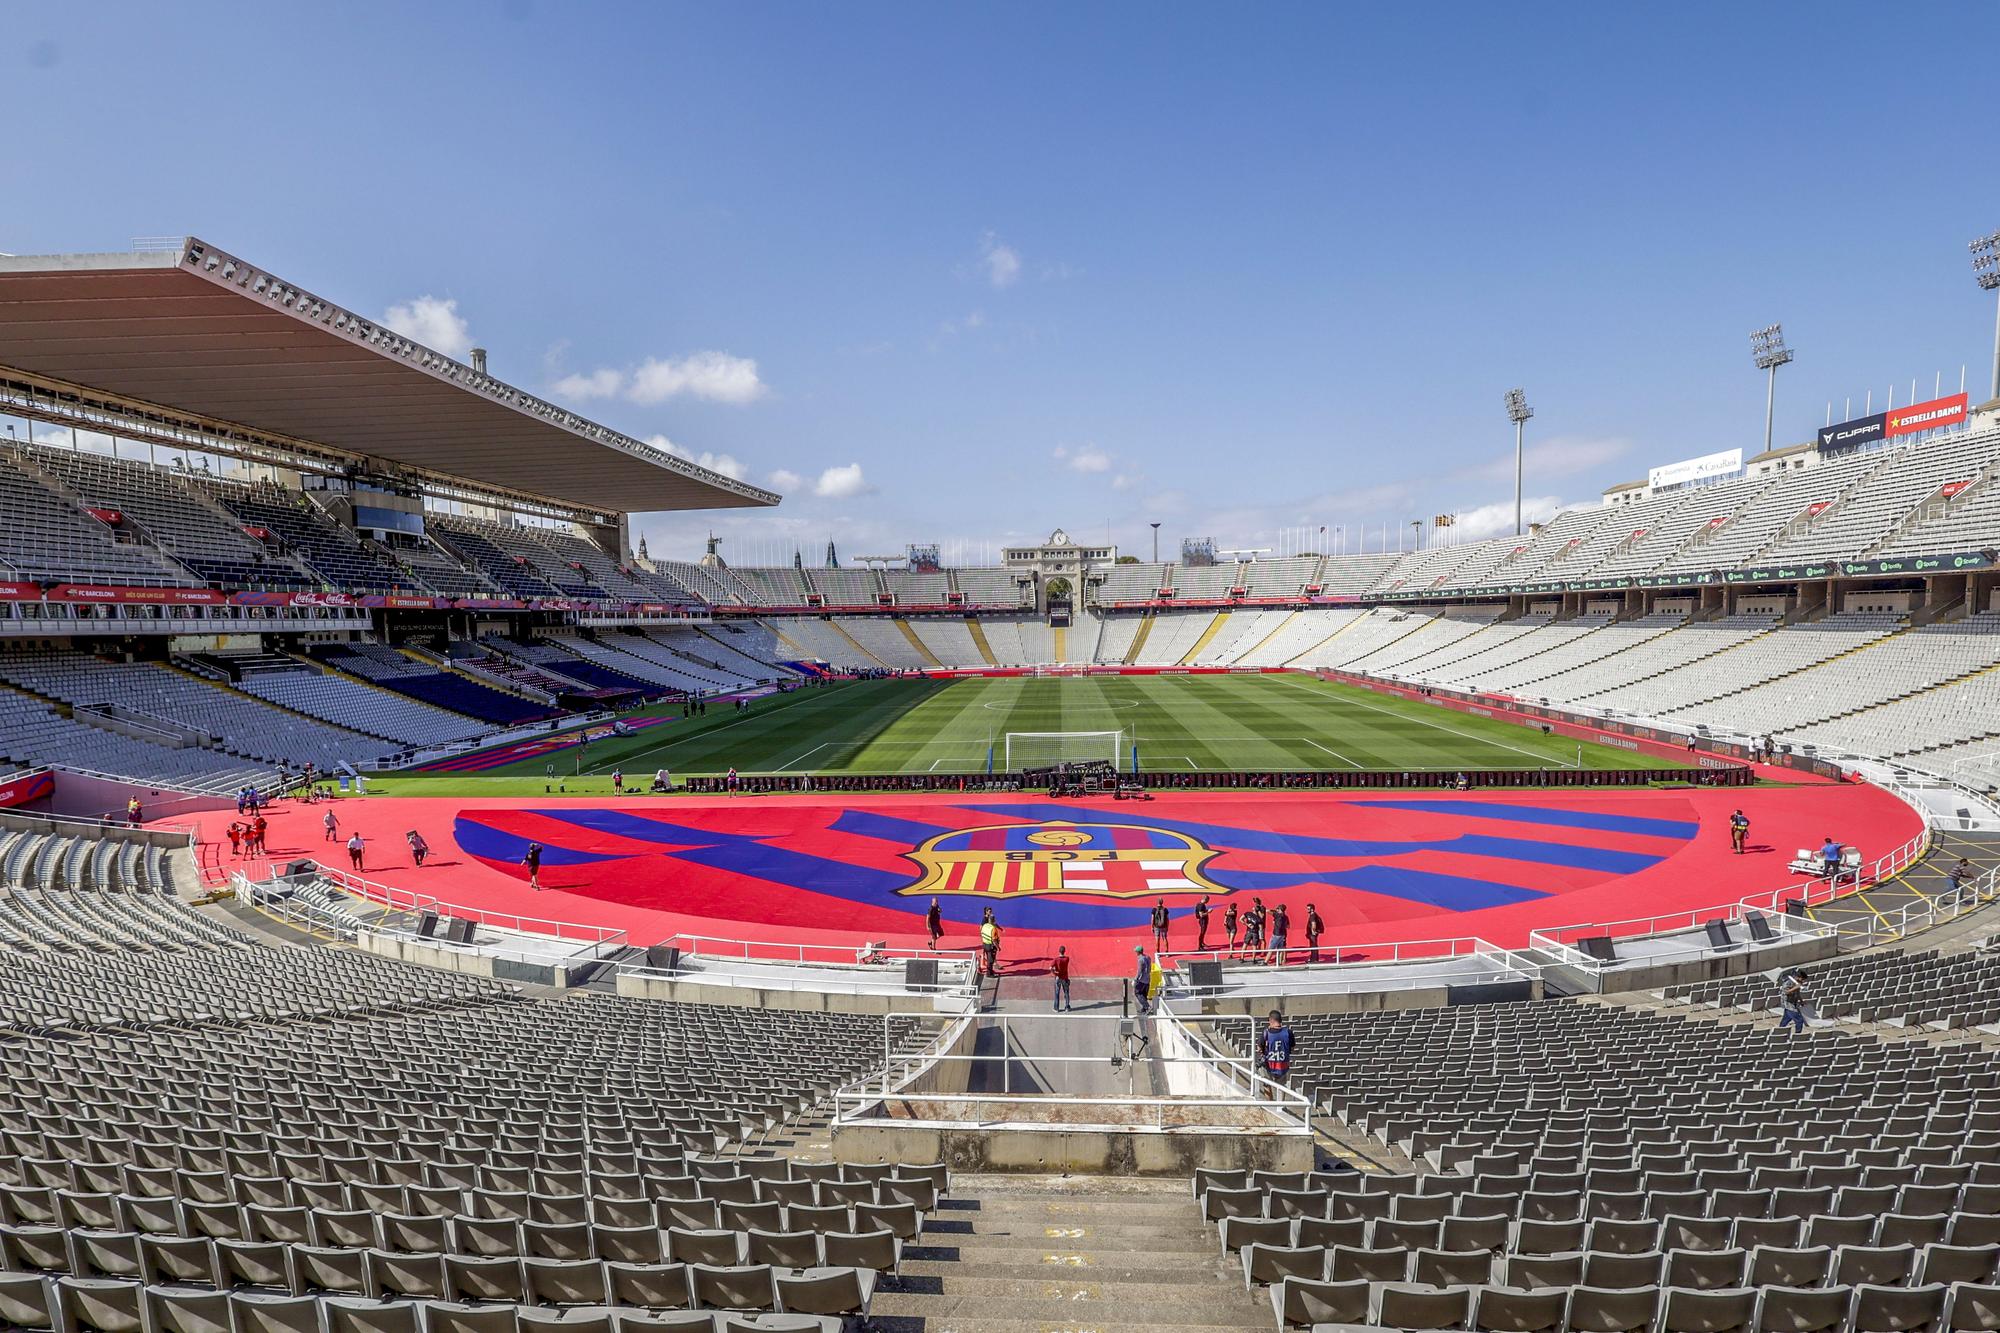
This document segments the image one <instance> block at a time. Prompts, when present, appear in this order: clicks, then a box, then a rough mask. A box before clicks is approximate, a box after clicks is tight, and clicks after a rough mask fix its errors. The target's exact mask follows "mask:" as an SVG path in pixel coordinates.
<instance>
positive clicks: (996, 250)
mask: <svg viewBox="0 0 2000 1333" xmlns="http://www.w3.org/2000/svg"><path fill="white" fill-rule="evenodd" d="M979 266H980V267H981V268H983V269H985V270H986V280H987V281H988V282H990V283H992V284H993V285H994V286H995V287H1012V286H1013V285H1014V284H1015V283H1016V282H1019V281H1020V280H1021V253H1020V251H1018V250H1016V249H1015V248H1014V247H1013V246H1011V245H1004V244H1002V243H1001V240H1000V238H999V237H998V236H997V235H995V234H994V233H992V232H990V231H989V232H987V233H986V234H985V235H984V236H981V237H980V238H979Z"/></svg>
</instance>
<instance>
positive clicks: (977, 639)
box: [965, 619, 1000, 666]
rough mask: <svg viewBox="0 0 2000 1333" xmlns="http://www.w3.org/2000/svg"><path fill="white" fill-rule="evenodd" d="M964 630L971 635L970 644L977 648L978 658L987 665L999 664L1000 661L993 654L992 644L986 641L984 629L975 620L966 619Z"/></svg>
mask: <svg viewBox="0 0 2000 1333" xmlns="http://www.w3.org/2000/svg"><path fill="white" fill-rule="evenodd" d="M965 628H966V632H967V633H969V634H971V635H972V646H973V647H975V648H977V649H978V650H979V658H980V660H981V661H983V662H985V663H986V665H987V666H999V665H1000V661H999V659H998V658H996V657H994V656H993V645H992V644H990V643H988V642H986V629H985V627H984V626H982V625H981V624H980V623H979V622H978V621H977V620H972V619H967V621H966V622H965Z"/></svg>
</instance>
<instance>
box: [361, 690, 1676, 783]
mask: <svg viewBox="0 0 2000 1333" xmlns="http://www.w3.org/2000/svg"><path fill="white" fill-rule="evenodd" d="M648 714H650V715H652V716H653V717H656V718H658V719H659V720H658V721H656V722H654V723H652V724H651V725H646V726H643V727H641V728H640V729H639V730H637V731H635V732H634V733H633V734H631V735H628V736H615V737H607V738H604V739H600V740H595V741H592V742H591V743H590V744H589V745H587V746H577V745H568V746H565V747H563V748H558V749H551V750H548V751H546V752H543V753H536V754H531V755H527V756H525V757H522V758H519V759H511V760H509V761H506V762H500V763H496V764H494V765H492V766H489V767H484V768H482V769H479V770H478V771H454V772H430V773H410V774H398V775H395V776H393V777H388V778H385V779H381V780H379V786H378V780H376V779H371V780H370V787H371V789H380V790H384V791H388V792H402V793H405V794H409V795H443V794H447V793H454V792H456V793H465V794H478V793H486V794H495V795H497V794H502V793H504V792H507V791H511V790H515V789H521V790H527V789H528V788H529V786H531V785H533V784H535V783H543V782H546V781H547V780H549V779H550V778H552V777H553V778H560V779H565V780H566V781H567V784H568V787H569V789H571V790H590V789H594V788H595V787H597V786H600V785H602V786H606V787H608V786H609V783H608V781H606V782H602V783H599V782H595V781H589V780H591V779H599V778H605V779H608V777H609V775H610V774H611V772H612V771H613V770H614V769H622V770H623V772H624V773H625V774H626V775H627V778H628V785H643V784H644V783H645V782H646V781H647V780H649V779H650V777H651V775H652V773H653V771H654V770H655V769H658V768H662V767H665V768H668V769H670V770H672V772H673V774H674V775H675V776H676V777H677V778H678V777H686V776H689V775H694V774H712V773H721V772H724V771H726V770H727V769H729V768H732V767H734V768H735V769H737V770H738V771H739V772H742V773H828V774H830V773H878V774H884V773H983V772H986V771H988V764H989V762H990V763H991V765H992V768H993V769H994V770H1001V769H1004V768H1005V767H1006V754H1007V751H1006V738H1007V735H1008V733H1010V732H1014V733H1048V732H1116V733H1118V739H1117V742H1116V743H1117V744H1118V746H1119V760H1118V763H1119V767H1120V768H1121V769H1130V768H1131V767H1132V765H1133V762H1134V750H1135V748H1136V752H1137V763H1138V766H1139V768H1141V769H1142V770H1145V771H1150V772H1182V773H1186V772H1203V771H1221V770H1237V769H1247V770H1291V771H1304V770H1350V771H1355V772H1361V771H1368V770H1406V769H1436V770H1446V771H1455V770H1459V769H1535V768H1574V767H1577V766H1579V765H1581V766H1582V767H1584V768H1594V769H1615V768H1628V769H1629V768H1653V767H1658V766H1659V762H1660V761H1659V760H1657V759H1654V758H1650V757H1647V756H1645V755H1640V754H1634V753H1631V752H1629V751H1626V750H1621V749H1615V748H1612V747H1609V746H1602V745H1594V744H1588V743H1585V744H1581V745H1580V744H1579V743H1578V742H1577V741H1575V740H1572V739H1569V738H1566V737H1563V736H1544V735H1542V734H1540V733H1539V732H1537V731H1535V730H1533V729H1530V728H1527V727H1521V726H1516V725H1513V724H1510V723H1506V722H1499V721H1495V720H1492V719H1490V718H1482V717H1477V716H1473V715H1470V714H1466V713H1460V712H1456V711H1453V710H1449V709H1444V708H1439V707H1436V706H1434V705H1430V704H1425V703H1421V702H1416V701H1412V700H1404V699H1398V698H1394V697H1391V696H1387V695H1380V694H1376V693H1374V692H1373V691H1370V690H1363V689H1359V688H1356V687H1354V686H1349V685H1342V684H1338V683H1335V682H1331V681H1322V680H1318V679H1315V678H1313V677H1311V676H1305V675H1289V674H1287V675H1276V674H1274V675H1242V676H1226V675H1185V676H1174V675H1160V676H1062V677H970V678H964V679H957V680H929V679H920V680H867V681H853V682H847V683H843V684H839V685H833V686H826V687H819V688H810V689H800V690H796V691H793V692H792V693H790V694H786V695H778V696H772V697H769V698H763V699H758V700H756V701H755V702H754V703H753V704H752V705H751V707H750V709H749V710H748V711H747V712H743V713H739V712H737V711H736V710H735V709H734V707H733V706H730V705H727V704H724V705H718V706H714V707H711V709H710V711H709V713H708V714H707V715H706V716H705V717H700V718H694V719H684V718H682V717H681V716H680V713H679V709H678V707H660V708H655V709H651V710H646V711H645V712H642V713H640V714H636V715H633V720H638V719H641V718H644V717H646V716H647V715H648ZM1110 743H1111V742H1109V741H1102V740H1100V741H1096V742H1093V745H1095V746H1096V747H1099V749H1098V752H1099V753H1103V752H1105V750H1106V749H1107V748H1108V746H1109V744H1110ZM1026 748H1027V747H1025V746H1023V745H1022V744H1021V743H1020V742H1018V741H1017V747H1016V759H1017V763H1018V762H1019V760H1020V757H1021V755H1022V753H1023V752H1024V750H1025V749H1026ZM494 757H495V758H496V759H499V758H500V757H501V756H500V755H497V754H496V755H495V756H494ZM579 779H583V780H585V781H584V782H583V783H582V784H581V785H579V782H578V780H579ZM524 780H526V781H524Z"/></svg>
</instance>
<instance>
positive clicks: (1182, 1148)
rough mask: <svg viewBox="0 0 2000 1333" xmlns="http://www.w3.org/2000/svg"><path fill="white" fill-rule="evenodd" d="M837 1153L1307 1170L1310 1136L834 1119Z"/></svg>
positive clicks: (975, 1167) (1035, 1163)
mask: <svg viewBox="0 0 2000 1333" xmlns="http://www.w3.org/2000/svg"><path fill="white" fill-rule="evenodd" d="M833 1155H834V1160H836V1161H840V1162H882V1161H888V1162H910V1163H919V1162H944V1163H945V1164H946V1165H947V1166H949V1167H950V1168H951V1169H952V1170H954V1171H1026V1172H1035V1173H1052V1172H1071V1173H1074V1174H1078V1175H1111V1176H1181V1177H1185V1176H1188V1175H1191V1174H1193V1172H1194V1170H1195V1168H1196V1167H1215V1168H1219V1169H1223V1170H1257V1171H1310V1170H1311V1169H1312V1167H1313V1141H1312V1138H1311V1137H1310V1136H1309V1135H1304V1134H1286V1135H1279V1134H1258V1133H1247V1134H1246V1133H1227V1132H1219V1131H1218V1132H1209V1131H1204V1130H1200V1129H1189V1130H1175V1131H1172V1132H1168V1133H1160V1132H1158V1131H1154V1130H1137V1129H1135V1130H1104V1129H1060V1128H1049V1129H1013V1128H1008V1129H987V1128H982V1127H979V1126H963V1127H960V1126H953V1127H950V1128H942V1127H935V1126H924V1125H895V1124H881V1123H873V1124H862V1125H838V1126H836V1127H835V1129H834V1134H833Z"/></svg>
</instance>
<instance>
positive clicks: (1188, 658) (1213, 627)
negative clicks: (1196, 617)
mask: <svg viewBox="0 0 2000 1333" xmlns="http://www.w3.org/2000/svg"><path fill="white" fill-rule="evenodd" d="M1228 623H1229V612H1227V611H1217V612H1216V613H1215V619H1213V620H1211V621H1209V622H1208V628H1207V629H1205V630H1203V631H1202V632H1201V637H1200V638H1198V639H1196V640H1195V641H1194V647H1192V648H1190V649H1188V650H1187V652H1185V653H1183V654H1182V655H1181V660H1180V665H1182V666H1188V665H1190V664H1192V663H1193V662H1194V660H1195V659H1196V658H1198V657H1200V656H1201V654H1202V650H1203V649H1205V648H1207V647H1208V645H1209V643H1210V642H1211V641H1213V640H1214V638H1215V636H1216V635H1217V634H1219V633H1221V632H1222V627H1223V626H1224V625H1227V624H1228Z"/></svg>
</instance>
